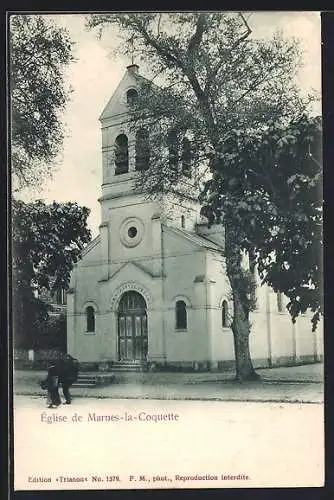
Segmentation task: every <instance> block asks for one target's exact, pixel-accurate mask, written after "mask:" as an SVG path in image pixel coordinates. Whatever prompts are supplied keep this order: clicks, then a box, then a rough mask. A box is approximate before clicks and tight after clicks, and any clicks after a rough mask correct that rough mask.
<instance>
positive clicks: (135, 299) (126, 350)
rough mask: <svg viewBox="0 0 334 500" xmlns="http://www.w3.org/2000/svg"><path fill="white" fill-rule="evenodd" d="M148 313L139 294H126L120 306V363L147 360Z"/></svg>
mask: <svg viewBox="0 0 334 500" xmlns="http://www.w3.org/2000/svg"><path fill="white" fill-rule="evenodd" d="M146 355H147V311H146V302H145V299H144V298H143V297H142V295H140V294H139V293H138V292H134V291H131V292H125V293H124V294H123V295H122V297H121V300H120V302H119V306H118V357H119V360H120V361H137V360H146Z"/></svg>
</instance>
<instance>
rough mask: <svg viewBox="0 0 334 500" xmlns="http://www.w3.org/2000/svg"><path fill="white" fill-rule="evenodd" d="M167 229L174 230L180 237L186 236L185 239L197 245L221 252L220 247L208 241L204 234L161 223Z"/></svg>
mask: <svg viewBox="0 0 334 500" xmlns="http://www.w3.org/2000/svg"><path fill="white" fill-rule="evenodd" d="M163 226H164V227H165V228H166V229H167V230H168V231H171V232H174V233H175V234H177V235H178V236H180V237H183V238H186V239H187V240H189V241H191V242H192V243H194V244H195V245H198V246H200V247H202V248H206V249H208V250H214V251H216V252H220V253H221V252H222V250H223V249H222V247H221V246H219V245H217V244H216V243H213V241H210V240H209V239H207V238H205V237H204V236H200V235H198V234H196V233H192V232H190V231H186V230H185V229H180V228H176V227H172V226H165V225H163Z"/></svg>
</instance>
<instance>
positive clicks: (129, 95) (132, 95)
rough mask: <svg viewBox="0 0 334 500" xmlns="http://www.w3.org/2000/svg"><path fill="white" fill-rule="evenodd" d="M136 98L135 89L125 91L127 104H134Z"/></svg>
mask: <svg viewBox="0 0 334 500" xmlns="http://www.w3.org/2000/svg"><path fill="white" fill-rule="evenodd" d="M137 100H138V92H137V90H135V89H129V90H128V91H127V93H126V102H127V104H128V105H129V106H133V105H134V104H136V102H137Z"/></svg>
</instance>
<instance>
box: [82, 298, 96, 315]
mask: <svg viewBox="0 0 334 500" xmlns="http://www.w3.org/2000/svg"><path fill="white" fill-rule="evenodd" d="M89 306H92V308H93V309H94V311H95V313H98V312H99V308H98V307H97V305H96V303H95V302H93V301H92V300H87V301H86V302H85V303H84V306H83V310H84V311H86V309H87V307H89Z"/></svg>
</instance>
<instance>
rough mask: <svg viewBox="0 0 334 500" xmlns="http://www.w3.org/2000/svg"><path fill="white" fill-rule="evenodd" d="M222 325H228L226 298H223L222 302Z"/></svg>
mask: <svg viewBox="0 0 334 500" xmlns="http://www.w3.org/2000/svg"><path fill="white" fill-rule="evenodd" d="M222 327H223V328H227V327H228V303H227V301H226V300H223V303H222Z"/></svg>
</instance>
